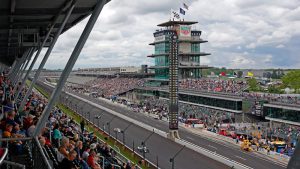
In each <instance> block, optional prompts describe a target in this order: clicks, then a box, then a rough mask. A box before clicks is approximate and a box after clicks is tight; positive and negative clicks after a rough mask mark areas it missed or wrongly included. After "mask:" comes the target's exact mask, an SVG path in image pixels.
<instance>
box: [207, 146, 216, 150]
mask: <svg viewBox="0 0 300 169" xmlns="http://www.w3.org/2000/svg"><path fill="white" fill-rule="evenodd" d="M208 147H211V148H213V149H216V150H217V149H218V148H217V147H215V146H212V145H208Z"/></svg>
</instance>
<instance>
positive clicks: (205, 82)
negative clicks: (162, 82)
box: [179, 78, 247, 93]
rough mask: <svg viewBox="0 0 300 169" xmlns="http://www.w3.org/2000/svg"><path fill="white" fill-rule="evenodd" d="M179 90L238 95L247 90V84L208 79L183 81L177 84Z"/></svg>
mask: <svg viewBox="0 0 300 169" xmlns="http://www.w3.org/2000/svg"><path fill="white" fill-rule="evenodd" d="M179 88H182V89H193V90H202V91H208V92H210V91H211V92H225V93H240V92H241V91H243V90H244V89H245V88H247V83H246V82H245V81H235V80H222V79H209V78H201V79H184V80H182V81H181V82H180V83H179Z"/></svg>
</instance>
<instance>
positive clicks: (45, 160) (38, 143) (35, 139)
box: [34, 137, 52, 169]
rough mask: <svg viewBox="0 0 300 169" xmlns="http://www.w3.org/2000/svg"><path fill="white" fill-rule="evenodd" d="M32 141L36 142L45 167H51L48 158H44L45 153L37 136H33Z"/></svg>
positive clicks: (49, 168) (50, 168)
mask: <svg viewBox="0 0 300 169" xmlns="http://www.w3.org/2000/svg"><path fill="white" fill-rule="evenodd" d="M34 141H35V142H36V145H37V146H38V150H39V152H40V153H41V154H42V158H43V160H44V162H45V164H46V166H47V168H48V169H52V167H51V165H50V164H49V161H48V159H47V158H46V156H45V154H44V152H43V149H42V146H41V145H40V142H39V140H38V138H37V137H35V138H34Z"/></svg>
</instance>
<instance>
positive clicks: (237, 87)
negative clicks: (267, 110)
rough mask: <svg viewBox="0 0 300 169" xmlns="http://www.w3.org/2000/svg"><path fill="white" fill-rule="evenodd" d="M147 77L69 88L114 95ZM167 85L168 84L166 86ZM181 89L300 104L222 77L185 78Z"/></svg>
mask: <svg viewBox="0 0 300 169" xmlns="http://www.w3.org/2000/svg"><path fill="white" fill-rule="evenodd" d="M145 86H147V85H146V79H139V78H119V77H117V78H97V79H94V80H91V81H88V82H86V83H85V84H84V85H69V86H68V87H69V89H71V90H73V91H76V92H78V93H94V95H96V96H97V97H99V96H102V97H106V98H107V97H112V96H117V95H119V94H122V93H124V92H127V91H129V90H132V89H134V88H136V87H145ZM165 87H167V86H165ZM179 88H180V89H188V90H194V91H197V90H199V91H206V92H217V93H226V94H230V95H237V96H241V97H244V98H245V99H248V100H250V101H259V100H265V101H269V102H280V103H287V104H300V96H289V95H280V94H272V93H258V92H244V90H245V89H247V88H248V84H247V82H246V81H236V80H232V79H229V80H222V79H208V78H202V79H185V80H182V81H180V83H179Z"/></svg>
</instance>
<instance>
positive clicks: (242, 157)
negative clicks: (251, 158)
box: [235, 156, 246, 160]
mask: <svg viewBox="0 0 300 169" xmlns="http://www.w3.org/2000/svg"><path fill="white" fill-rule="evenodd" d="M235 157H236V158H239V159H242V160H246V159H245V158H243V157H240V156H235Z"/></svg>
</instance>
